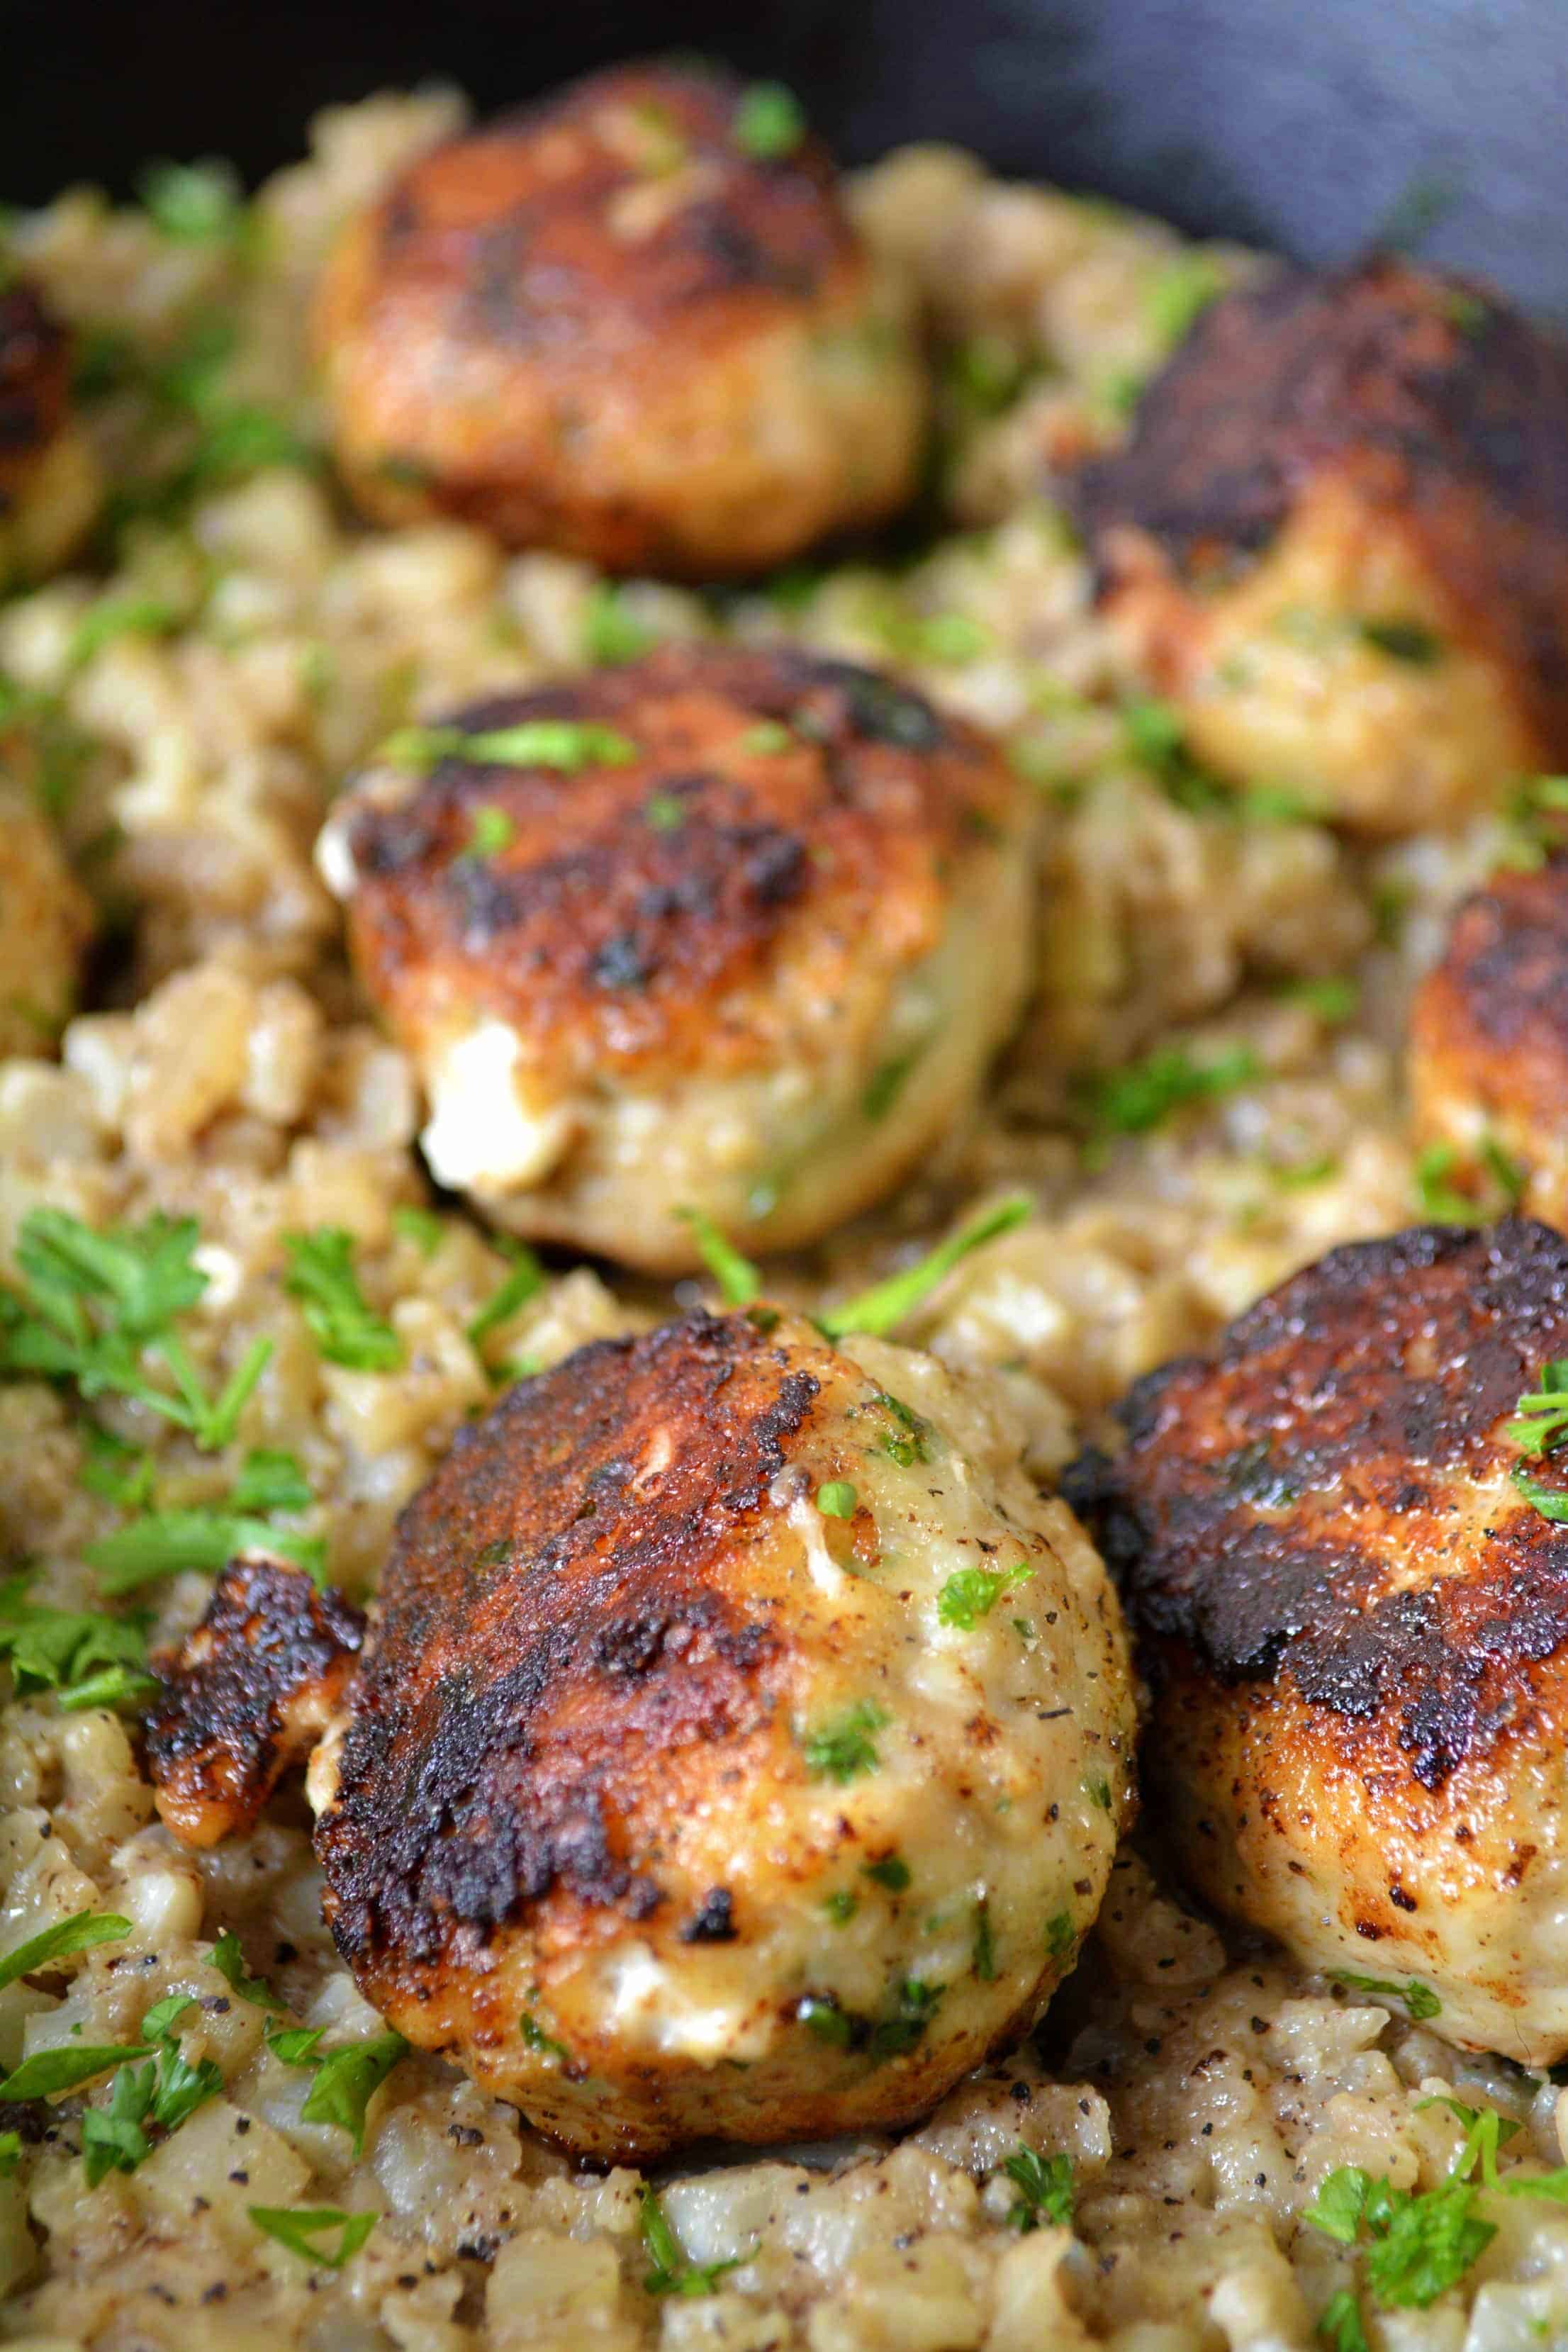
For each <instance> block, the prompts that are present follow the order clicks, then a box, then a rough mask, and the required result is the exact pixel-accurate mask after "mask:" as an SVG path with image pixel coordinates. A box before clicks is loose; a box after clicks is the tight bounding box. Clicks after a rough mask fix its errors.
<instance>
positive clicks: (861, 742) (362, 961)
mask: <svg viewBox="0 0 1568 2352" xmlns="http://www.w3.org/2000/svg"><path fill="white" fill-rule="evenodd" d="M536 720H563V721H566V722H569V723H571V722H576V723H582V722H588V723H592V724H595V725H599V726H605V727H608V728H610V729H611V730H614V731H615V732H616V734H617V735H619V736H621V737H622V738H623V739H624V740H625V741H626V743H627V744H628V745H630V746H631V747H632V748H633V751H635V754H636V756H635V757H631V758H628V759H627V760H626V761H625V763H624V764H620V765H591V766H588V767H586V768H584V769H583V770H580V771H578V772H575V773H563V772H560V771H558V770H551V769H548V768H543V767H533V768H516V767H498V766H494V765H489V764H485V763H482V762H479V761H466V760H463V759H461V758H457V757H448V758H446V759H443V760H441V761H439V762H438V764H437V765H436V766H435V768H434V769H433V771H432V772H430V773H429V774H428V775H427V776H426V778H425V779H424V780H423V782H420V783H419V784H418V785H417V786H416V787H415V788H414V789H412V791H411V792H410V793H407V794H406V795H403V796H398V797H388V798H384V797H383V796H382V795H381V794H380V793H377V792H374V791H372V792H369V793H365V794H364V795H363V797H362V800H361V803H360V804H359V806H358V807H357V809H355V810H354V812H353V814H350V815H349V816H348V817H347V818H346V820H345V822H346V825H347V835H346V837H347V842H348V846H349V849H350V853H351V856H352V859H353V870H354V877H355V879H354V884H353V891H352V897H351V901H350V929H351V936H352V941H353V949H354V953H355V957H356V961H357V962H358V964H359V967H360V969H361V971H362V972H363V975H364V978H365V981H366V984H367V985H368V986H369V988H370V989H371V992H372V993H373V994H374V995H376V996H377V997H379V998H380V999H381V1000H382V1001H383V1002H384V1003H386V1004H387V1005H389V1007H391V1008H393V1009H394V1010H395V1011H399V1010H406V1011H408V1012H410V1013H412V1015H413V1017H414V1018H415V1020H416V1022H417V1020H418V1018H419V1016H420V1012H421V1010H422V1009H423V1008H430V1009H431V1010H432V1012H433V1013H436V1015H437V1017H438V1016H439V1013H440V1011H441V1010H442V1008H444V1007H445V1006H447V1005H449V1004H450V1003H453V1002H455V1001H458V1000H460V1001H461V1002H462V1003H464V1005H465V1006H466V1007H467V1008H468V1010H469V1011H471V1012H473V1013H489V1014H491V1015H493V1016H494V1017H496V1018H499V1019H503V1020H508V1021H510V1022H512V1023H513V1024H515V1025H516V1027H517V1028H518V1029H519V1031H520V1032H521V1033H524V1034H526V1035H527V1036H528V1038H529V1040H530V1045H531V1054H532V1055H534V1057H535V1058H536V1059H537V1060H538V1061H540V1062H542V1063H544V1064H546V1065H548V1063H549V1062H550V1061H551V1060H552V1058H555V1059H558V1061H559V1062H560V1064H561V1065H563V1066H564V1067H565V1068H566V1069H567V1070H568V1071H571V1070H574V1069H581V1068H582V1067H583V1066H585V1064H586V1063H587V1062H588V1060H589V1059H590V1058H592V1059H593V1060H594V1061H595V1062H597V1061H598V1060H599V1059H600V1058H601V1057H605V1056H607V1057H608V1058H609V1059H610V1060H611V1061H612V1062H613V1063H614V1064H615V1065H616V1066H619V1067H622V1068H627V1067H630V1066H635V1065H636V1064H637V1063H639V1062H651V1061H653V1060H656V1059H665V1058H668V1059H669V1060H672V1061H674V1062H676V1063H678V1064H690V1065H694V1064H696V1063H699V1062H700V1064H701V1065H702V1066H703V1067H705V1068H707V1069H712V1068H714V1067H715V1066H719V1067H724V1066H744V1065H745V1064H746V1063H747V1062H749V1061H750V1060H752V1059H753V1058H755V1056H756V1055H757V1054H758V1053H759V1052H761V1051H763V1050H765V1034H761V1033H760V1032H759V1026H758V1024H759V1023H761V1024H762V1030H763V1033H765V1029H766V1025H767V1016H765V1015H762V1014H759V1013H757V1011H756V1008H755V1006H754V1005H752V1006H750V1007H748V1005H747V1003H746V1000H745V992H746V991H747V990H748V989H762V988H765V986H766V985H767V983H768V981H769V976H770V974H771V973H772V971H773V969H774V968H775V964H776V960H777V958H778V957H779V955H780V954H781V953H782V952H784V950H785V949H786V947H787V945H788V943H789V942H790V941H792V940H793V941H795V942H800V941H802V940H804V939H805V937H806V935H807V934H809V940H810V945H811V950H812V953H813V955H814V957H815V958H816V959H818V960H819V961H818V964H817V966H816V968H818V969H820V960H822V959H826V958H830V957H832V956H835V955H837V956H839V957H841V958H845V959H847V958H848V957H850V956H851V955H855V954H864V952H865V951H866V947H867V943H868V938H869V939H870V940H871V941H872V942H873V943H874V945H875V947H876V948H877V950H879V952H882V953H886V954H888V955H889V958H890V960H892V961H914V960H915V958H916V957H917V956H919V955H920V954H923V953H924V952H926V951H927V950H929V949H930V948H931V947H932V946H934V945H935V943H936V940H937V939H938V937H939V936H940V930H941V925H942V894H943V889H944V887H945V881H946V877H947V875H948V873H949V871H950V870H951V866H952V863H953V861H954V860H955V859H957V858H959V857H961V856H963V854H964V853H965V852H966V851H968V852H970V853H973V848H974V845H975V843H976V841H984V840H989V839H991V838H993V837H994V835H995V834H996V833H997V832H998V831H1001V830H1005V827H1006V825H1007V824H1008V823H1009V822H1010V821H1011V819H1012V815H1013V812H1014V809H1015V806H1016V800H1015V791H1014V786H1013V783H1012V781H1011V779H1010V778H1009V776H1008V774H1007V772H1006V771H1005V768H1004V767H1003V765H1002V763H1001V761H1000V760H999V759H998V757H997V756H996V754H995V753H994V751H993V749H992V748H991V747H990V746H989V745H988V744H986V743H985V742H984V740H983V739H982V738H981V737H980V736H978V735H977V734H976V733H975V732H974V731H973V730H971V729H969V728H967V727H965V726H964V725H963V723H962V722H961V721H958V720H955V719H942V718H939V717H938V715H937V713H936V712H935V711H934V710H933V709H931V705H930V704H929V703H928V702H927V701H926V700H925V699H924V698H923V697H921V695H919V694H916V693H914V692H912V691H911V690H910V688H906V687H904V686H901V685H899V684H896V683H895V682H894V681H893V680H891V679H889V678H885V677H879V676H878V675H877V674H876V673H874V672H871V671H868V670H862V669H858V668H857V667H854V666H852V665H850V664H847V663H843V662H834V661H827V660H823V659H820V658H818V657H816V656H812V655H809V654H805V653H802V652H795V651H794V650H788V649H772V650H767V651H748V650H742V649H734V650H731V649H724V648H713V647H692V646H679V647H668V648H666V649H664V650H663V651H661V652H658V653H656V654H653V655H650V656H647V658H646V659H644V660H643V661H640V662H637V663H635V664H628V665H626V666H625V667H620V668H613V669H605V670H602V671H597V672H593V673H590V674H588V675H586V676H585V677H582V678H581V679H578V680H576V681H574V682H570V683H564V684H560V685H553V686H548V687H543V688H538V689H536V690H534V691H531V692H530V693H527V694H522V695H511V696H500V697H496V698H491V699H489V700H487V701H485V702H482V703H478V704H474V705H470V706H469V707H468V709H464V710H462V711H460V712H458V714H456V716H455V718H454V719H452V720H451V721H450V722H449V723H450V724H452V725H454V726H456V727H458V728H459V729H461V730H463V731H464V732H465V733H470V734H472V733H479V732H483V731H488V730H497V729H501V728H510V727H516V726H519V725H522V724H525V723H528V722H531V721H536ZM759 730H764V731H765V740H759ZM480 808H485V809H489V810H495V811H499V812H500V818H501V820H502V825H503V830H504V832H505V835H506V839H505V841H504V845H502V846H501V847H500V848H499V849H498V850H496V851H495V852H494V853H493V854H492V855H490V856H483V857H480V856H475V855H474V854H473V853H472V850H471V847H470V844H471V842H472V839H473V837H474V824H475V813H476V811H477V810H479V809H480Z"/></svg>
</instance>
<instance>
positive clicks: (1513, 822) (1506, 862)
mask: <svg viewBox="0 0 1568 2352" xmlns="http://www.w3.org/2000/svg"><path fill="white" fill-rule="evenodd" d="M1565 816H1568V776H1529V777H1527V778H1526V779H1525V781H1524V782H1523V783H1522V784H1521V785H1520V787H1519V789H1518V791H1517V792H1516V793H1514V796H1513V799H1512V801H1511V803H1510V806H1509V812H1508V832H1507V835H1506V837H1505V839H1504V841H1503V844H1502V845H1501V847H1500V850H1499V853H1498V863H1499V864H1500V865H1501V866H1510V867H1512V868H1513V869H1514V871H1516V872H1518V873H1525V874H1529V873H1533V872H1534V870H1535V868H1536V867H1537V866H1543V865H1544V864H1545V862H1546V856H1547V853H1548V851H1549V850H1551V849H1554V848H1560V847H1561V846H1562V845H1563V841H1564V839H1565V838H1568V835H1565V830H1564V823H1563V820H1564V817H1565Z"/></svg>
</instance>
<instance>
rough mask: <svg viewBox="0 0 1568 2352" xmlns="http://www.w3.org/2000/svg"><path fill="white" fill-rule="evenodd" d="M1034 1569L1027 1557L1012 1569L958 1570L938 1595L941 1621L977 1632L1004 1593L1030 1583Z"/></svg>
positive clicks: (960, 1630) (968, 1631) (938, 1610)
mask: <svg viewBox="0 0 1568 2352" xmlns="http://www.w3.org/2000/svg"><path fill="white" fill-rule="evenodd" d="M1034 1572H1035V1571H1034V1570H1033V1569H1032V1568H1031V1567H1030V1566H1029V1563H1028V1561H1027V1560H1026V1559H1020V1560H1016V1561H1015V1562H1014V1564H1013V1566H1012V1567H1011V1568H1002V1569H996V1568H961V1569H959V1570H956V1571H955V1573H954V1574H953V1575H952V1576H950V1577H949V1578H948V1580H947V1582H946V1583H945V1584H944V1585H943V1586H942V1591H940V1592H939V1593H938V1594H937V1597H936V1615H937V1622H938V1624H939V1625H947V1626H951V1627H952V1630H953V1631H954V1632H955V1633H973V1631H974V1628H975V1627H976V1625H977V1624H978V1623H979V1622H980V1620H981V1619H982V1618H983V1617H989V1616H990V1614H991V1612H992V1611H993V1609H994V1608H995V1606H996V1603H997V1602H998V1601H1000V1600H1001V1598H1002V1595H1003V1594H1004V1593H1005V1592H1012V1591H1016V1589H1017V1587H1018V1586H1019V1585H1020V1584H1026V1583H1027V1582H1028V1580H1029V1579H1030V1577H1031V1576H1033V1574H1034Z"/></svg>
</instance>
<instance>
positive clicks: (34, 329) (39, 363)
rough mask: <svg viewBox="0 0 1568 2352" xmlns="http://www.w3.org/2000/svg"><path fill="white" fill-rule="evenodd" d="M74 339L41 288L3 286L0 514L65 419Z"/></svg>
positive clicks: (16, 282)
mask: <svg viewBox="0 0 1568 2352" xmlns="http://www.w3.org/2000/svg"><path fill="white" fill-rule="evenodd" d="M69 395H70V338H69V336H68V333H67V331H66V330H65V328H64V327H62V326H61V325H60V323H59V321H58V319H56V318H55V317H54V316H53V314H52V313H51V312H50V310H48V308H47V305H46V303H45V302H44V299H43V298H42V296H41V295H40V294H39V292H38V290H37V287H35V286H33V285H31V284H29V282H28V281H27V280H26V278H11V279H10V280H9V282H8V283H6V284H5V285H4V286H0V516H3V515H5V513H6V512H7V510H8V509H10V508H11V507H12V506H13V505H15V503H16V500H17V499H18V498H19V497H20V496H21V493H22V491H23V489H24V488H25V486H26V481H27V478H28V476H29V475H30V474H31V472H32V470H33V468H34V467H35V465H36V464H37V459H38V458H39V457H41V456H42V454H43V452H44V451H45V450H46V449H47V447H48V446H49V444H50V442H51V441H53V439H54V437H55V436H56V434H57V433H58V431H59V430H60V427H61V426H62V425H64V423H65V421H66V411H67V406H68V400H69Z"/></svg>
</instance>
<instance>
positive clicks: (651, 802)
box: [642, 793, 686, 833]
mask: <svg viewBox="0 0 1568 2352" xmlns="http://www.w3.org/2000/svg"><path fill="white" fill-rule="evenodd" d="M642 815H643V823H644V824H646V825H647V828H648V830H649V832H650V833H679V831H680V828H681V826H682V825H683V824H685V823H686V803H685V802H684V801H683V800H682V799H681V797H680V794H679V793H649V794H648V796H647V800H646V801H644V803H643V804H642Z"/></svg>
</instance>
